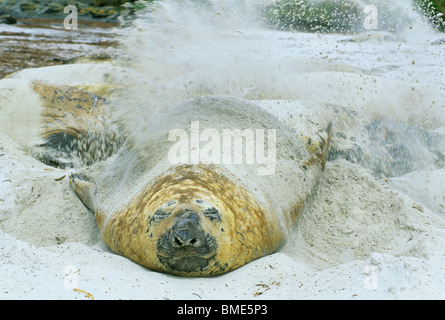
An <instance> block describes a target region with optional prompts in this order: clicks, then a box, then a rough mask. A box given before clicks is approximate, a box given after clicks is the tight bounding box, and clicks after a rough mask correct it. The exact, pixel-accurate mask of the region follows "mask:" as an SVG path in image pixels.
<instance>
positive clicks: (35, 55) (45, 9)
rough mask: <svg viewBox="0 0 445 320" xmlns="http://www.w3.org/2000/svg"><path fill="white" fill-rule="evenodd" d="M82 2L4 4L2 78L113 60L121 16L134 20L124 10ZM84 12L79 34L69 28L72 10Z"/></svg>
mask: <svg viewBox="0 0 445 320" xmlns="http://www.w3.org/2000/svg"><path fill="white" fill-rule="evenodd" d="M95 3H96V4H97V3H101V2H100V1H97V0H95V1H93V0H82V1H80V0H79V1H68V0H55V1H54V0H53V1H50V0H43V1H33V0H23V1H13V0H0V79H1V78H4V77H5V76H7V75H8V74H11V73H14V72H16V71H18V70H21V69H24V68H35V67H42V66H51V65H59V64H64V63H70V62H72V61H74V60H75V59H77V58H79V57H83V56H89V57H90V58H93V59H108V58H110V56H112V55H113V50H114V48H115V47H116V41H115V39H114V35H113V34H112V32H111V30H112V28H114V27H116V26H118V25H119V23H118V17H120V16H131V14H132V12H131V10H130V9H128V8H125V7H123V6H110V5H101V6H95V5H94V4H95ZM70 4H71V5H75V6H76V8H77V11H78V24H77V27H78V29H76V30H67V29H65V28H64V24H63V22H64V19H65V18H66V17H67V16H68V14H67V13H64V12H63V11H64V8H65V6H66V5H70Z"/></svg>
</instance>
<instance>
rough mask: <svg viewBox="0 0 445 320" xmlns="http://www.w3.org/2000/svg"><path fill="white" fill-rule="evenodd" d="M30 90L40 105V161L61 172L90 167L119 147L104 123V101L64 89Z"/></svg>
mask: <svg viewBox="0 0 445 320" xmlns="http://www.w3.org/2000/svg"><path fill="white" fill-rule="evenodd" d="M32 88H33V90H34V91H35V92H36V93H37V94H38V95H39V96H40V100H41V103H42V129H43V130H42V132H41V138H42V140H43V141H42V142H41V143H40V144H39V145H38V146H37V147H38V152H37V153H38V155H37V157H38V158H39V160H40V161H42V162H44V163H46V164H48V165H51V166H55V167H64V168H65V167H75V166H76V164H77V165H90V164H93V163H95V162H98V161H101V160H104V159H106V158H107V157H109V156H111V155H112V154H113V153H114V152H115V151H117V149H118V148H119V147H120V146H121V144H122V142H123V138H122V137H121V134H120V133H119V132H118V130H117V129H116V128H115V127H114V126H112V125H110V124H109V122H108V121H107V120H108V113H107V109H106V103H107V101H106V99H105V98H103V97H99V96H97V95H96V94H94V93H91V92H89V91H86V90H84V89H80V88H76V87H70V86H66V85H53V84H47V83H41V82H36V83H33V86H32ZM102 89H103V90H102V91H106V89H109V88H107V87H105V88H102Z"/></svg>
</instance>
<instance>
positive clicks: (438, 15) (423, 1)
mask: <svg viewBox="0 0 445 320" xmlns="http://www.w3.org/2000/svg"><path fill="white" fill-rule="evenodd" d="M413 1H414V4H415V5H416V6H417V8H418V9H419V10H420V12H422V14H423V15H424V16H425V17H426V18H427V19H428V20H429V21H430V23H431V24H432V26H433V27H435V28H436V29H438V30H440V31H445V0H413Z"/></svg>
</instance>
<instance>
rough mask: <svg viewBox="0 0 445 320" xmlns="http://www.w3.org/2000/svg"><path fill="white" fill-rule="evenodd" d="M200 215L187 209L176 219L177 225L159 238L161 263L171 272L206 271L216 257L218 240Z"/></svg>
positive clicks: (175, 223)
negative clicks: (203, 226) (208, 231)
mask: <svg viewBox="0 0 445 320" xmlns="http://www.w3.org/2000/svg"><path fill="white" fill-rule="evenodd" d="M200 220H201V218H200V216H199V214H198V213H197V212H195V211H193V210H190V209H185V210H183V211H181V212H179V213H178V215H177V216H176V217H175V221H174V223H173V226H172V227H171V228H170V229H169V230H167V231H166V232H164V234H163V235H162V236H161V237H160V238H159V240H158V244H157V249H158V258H159V261H160V262H161V263H162V264H164V265H165V266H166V267H168V268H169V269H171V270H174V271H179V272H194V271H201V270H204V269H205V268H206V267H207V266H208V264H209V261H210V259H212V258H213V257H214V256H215V254H216V240H215V238H214V237H213V236H212V235H211V234H209V233H207V232H205V231H204V230H203V229H202V227H201V224H200Z"/></svg>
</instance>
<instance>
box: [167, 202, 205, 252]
mask: <svg viewBox="0 0 445 320" xmlns="http://www.w3.org/2000/svg"><path fill="white" fill-rule="evenodd" d="M171 231H172V232H171V235H170V239H169V241H170V242H171V243H170V245H171V246H172V247H175V248H187V247H194V248H200V247H201V245H202V244H203V243H204V241H205V235H204V231H203V230H202V229H201V227H200V226H199V216H198V214H197V213H196V212H194V211H191V210H185V212H183V213H182V214H181V217H180V219H179V221H178V222H177V223H176V224H175V225H174V226H173V227H172V229H171Z"/></svg>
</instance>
